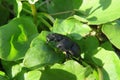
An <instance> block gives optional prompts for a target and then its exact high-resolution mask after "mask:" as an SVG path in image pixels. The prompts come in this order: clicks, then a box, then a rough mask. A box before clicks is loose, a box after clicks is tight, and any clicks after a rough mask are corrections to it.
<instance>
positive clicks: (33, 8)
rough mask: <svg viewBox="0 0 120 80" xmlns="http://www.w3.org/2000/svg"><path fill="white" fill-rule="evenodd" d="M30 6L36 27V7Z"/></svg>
mask: <svg viewBox="0 0 120 80" xmlns="http://www.w3.org/2000/svg"><path fill="white" fill-rule="evenodd" d="M30 5H31V10H32V15H33V18H34V23H35V24H36V25H37V11H36V7H35V5H34V4H30Z"/></svg>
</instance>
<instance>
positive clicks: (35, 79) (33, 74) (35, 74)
mask: <svg viewBox="0 0 120 80" xmlns="http://www.w3.org/2000/svg"><path fill="white" fill-rule="evenodd" d="M40 77H41V72H40V71H37V70H32V71H29V72H27V73H25V80H41V79H40Z"/></svg>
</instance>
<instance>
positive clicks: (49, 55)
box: [23, 31, 64, 67]
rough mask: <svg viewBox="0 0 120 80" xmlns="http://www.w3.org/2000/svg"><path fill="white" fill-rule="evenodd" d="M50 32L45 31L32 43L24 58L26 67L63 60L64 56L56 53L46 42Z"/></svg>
mask: <svg viewBox="0 0 120 80" xmlns="http://www.w3.org/2000/svg"><path fill="white" fill-rule="evenodd" d="M47 34H48V32H45V31H43V32H42V33H40V35H38V36H37V37H36V38H35V39H34V40H33V41H32V43H31V46H30V49H29V50H28V51H27V53H26V56H25V58H24V61H23V63H24V66H25V67H37V66H38V67H41V66H46V65H51V64H54V63H57V62H63V60H64V56H63V54H61V53H56V52H55V51H54V49H53V48H51V47H50V46H49V45H48V44H47V42H46V35H47Z"/></svg>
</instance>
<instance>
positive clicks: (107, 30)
mask: <svg viewBox="0 0 120 80" xmlns="http://www.w3.org/2000/svg"><path fill="white" fill-rule="evenodd" d="M102 32H103V33H104V34H105V35H106V36H107V38H108V39H109V40H110V42H111V43H112V44H113V45H114V46H116V47H117V48H118V49H120V36H119V34H120V22H112V23H107V24H104V25H103V26H102Z"/></svg>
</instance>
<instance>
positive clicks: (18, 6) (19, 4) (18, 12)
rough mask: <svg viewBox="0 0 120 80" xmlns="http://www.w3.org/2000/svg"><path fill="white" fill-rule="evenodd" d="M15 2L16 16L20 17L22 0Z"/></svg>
mask: <svg viewBox="0 0 120 80" xmlns="http://www.w3.org/2000/svg"><path fill="white" fill-rule="evenodd" d="M16 2H17V17H18V18H19V17H20V12H21V11H22V2H21V1H20V0H16Z"/></svg>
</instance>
